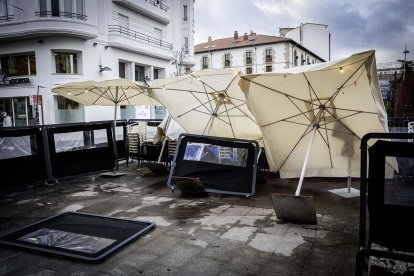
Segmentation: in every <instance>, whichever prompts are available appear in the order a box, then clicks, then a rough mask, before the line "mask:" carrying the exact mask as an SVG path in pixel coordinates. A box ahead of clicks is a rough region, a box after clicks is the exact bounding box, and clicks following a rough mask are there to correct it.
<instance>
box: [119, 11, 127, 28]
mask: <svg viewBox="0 0 414 276" xmlns="http://www.w3.org/2000/svg"><path fill="white" fill-rule="evenodd" d="M118 25H119V26H121V29H122V27H123V28H126V29H128V17H127V16H125V15H123V14H120V13H118Z"/></svg>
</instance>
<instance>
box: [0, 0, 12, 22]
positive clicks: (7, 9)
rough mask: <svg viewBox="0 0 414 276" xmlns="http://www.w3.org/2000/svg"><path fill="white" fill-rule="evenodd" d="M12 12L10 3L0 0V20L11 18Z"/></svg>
mask: <svg viewBox="0 0 414 276" xmlns="http://www.w3.org/2000/svg"><path fill="white" fill-rule="evenodd" d="M9 1H10V0H9ZM12 12H13V10H12V5H11V4H10V3H7V1H4V0H1V1H0V22H1V21H8V20H10V19H12V18H13V14H12Z"/></svg>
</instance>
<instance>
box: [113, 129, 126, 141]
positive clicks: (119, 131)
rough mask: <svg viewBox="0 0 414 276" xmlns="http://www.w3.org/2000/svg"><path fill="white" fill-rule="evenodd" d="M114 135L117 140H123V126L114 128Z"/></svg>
mask: <svg viewBox="0 0 414 276" xmlns="http://www.w3.org/2000/svg"><path fill="white" fill-rule="evenodd" d="M115 137H116V140H117V141H120V140H124V127H123V126H117V127H116V128H115Z"/></svg>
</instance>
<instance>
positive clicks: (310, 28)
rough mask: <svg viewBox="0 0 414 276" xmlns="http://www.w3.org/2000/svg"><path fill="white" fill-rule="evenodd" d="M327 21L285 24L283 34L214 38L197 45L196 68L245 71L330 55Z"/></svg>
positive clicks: (297, 63)
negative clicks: (293, 24)
mask: <svg viewBox="0 0 414 276" xmlns="http://www.w3.org/2000/svg"><path fill="white" fill-rule="evenodd" d="M326 28H327V26H326V25H320V24H311V23H307V24H302V25H301V26H300V27H298V28H282V29H280V36H271V35H261V34H256V33H253V32H252V31H251V32H250V33H249V34H247V33H244V34H243V35H239V34H238V32H237V31H235V32H234V35H233V37H228V38H222V39H216V40H213V39H211V37H209V38H208V41H207V42H206V43H200V44H198V45H196V46H195V50H194V52H195V60H196V66H195V70H201V69H205V68H227V67H229V68H230V67H231V68H238V69H239V70H241V71H242V72H244V73H247V74H249V73H262V72H271V71H274V70H277V69H285V68H290V67H294V66H302V65H305V64H314V63H319V62H323V61H327V60H329V59H330V34H329V32H328V31H327V30H326ZM298 34H299V35H298Z"/></svg>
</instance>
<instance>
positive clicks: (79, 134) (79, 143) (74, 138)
mask: <svg viewBox="0 0 414 276" xmlns="http://www.w3.org/2000/svg"><path fill="white" fill-rule="evenodd" d="M53 137H54V140H55V151H56V153H58V152H65V151H73V150H81V149H83V148H84V147H85V143H84V140H83V131H76V132H67V133H55V134H54V135H53Z"/></svg>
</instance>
